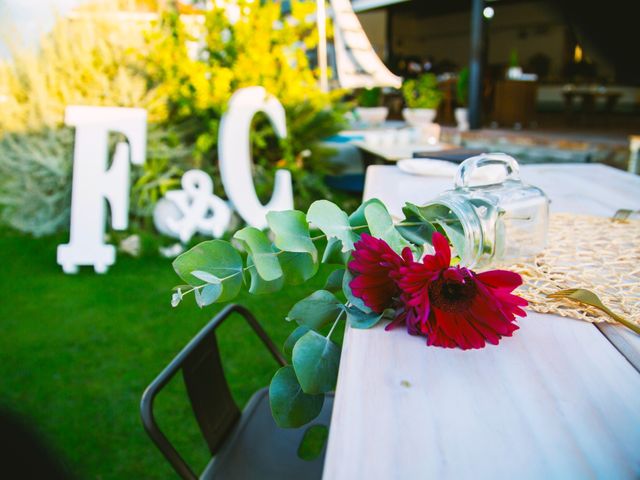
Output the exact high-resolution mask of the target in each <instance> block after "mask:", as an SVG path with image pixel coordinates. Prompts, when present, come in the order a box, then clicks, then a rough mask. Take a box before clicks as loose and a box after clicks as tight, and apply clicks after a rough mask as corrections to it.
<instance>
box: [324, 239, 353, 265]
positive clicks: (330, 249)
mask: <svg viewBox="0 0 640 480" xmlns="http://www.w3.org/2000/svg"><path fill="white" fill-rule="evenodd" d="M350 256H351V252H345V253H343V252H342V242H341V241H340V240H338V239H337V238H330V239H329V240H328V241H327V246H326V247H325V249H324V253H323V254H322V263H333V264H337V265H344V264H346V263H347V261H348V260H349V257H350Z"/></svg>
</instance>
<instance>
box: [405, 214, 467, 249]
mask: <svg viewBox="0 0 640 480" xmlns="http://www.w3.org/2000/svg"><path fill="white" fill-rule="evenodd" d="M408 205H410V204H408ZM412 207H413V208H412V210H413V211H414V212H416V213H417V214H419V216H420V217H421V218H423V219H424V220H426V221H429V222H431V224H432V225H433V226H434V228H436V229H438V230H440V232H441V233H443V234H444V235H446V237H447V239H448V240H449V243H451V244H452V245H453V247H454V248H455V250H456V254H457V255H462V252H464V247H465V238H464V232H463V230H462V225H461V224H460V220H459V219H458V217H457V216H456V214H455V213H453V212H452V211H451V210H450V209H449V207H447V206H446V205H441V204H433V205H427V206H424V207H416V206H415V205H412ZM429 243H431V241H429Z"/></svg>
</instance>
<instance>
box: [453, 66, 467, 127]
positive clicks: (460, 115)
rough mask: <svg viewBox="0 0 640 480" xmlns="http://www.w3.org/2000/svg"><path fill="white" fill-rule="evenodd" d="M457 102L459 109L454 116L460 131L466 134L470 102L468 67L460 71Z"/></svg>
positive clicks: (457, 83)
mask: <svg viewBox="0 0 640 480" xmlns="http://www.w3.org/2000/svg"><path fill="white" fill-rule="evenodd" d="M456 100H457V104H458V106H457V108H456V109H455V112H454V115H455V117H456V123H457V124H458V130H460V131H461V132H466V131H467V130H469V110H468V109H467V105H468V101H469V69H468V68H467V67H465V68H463V69H462V70H460V73H459V74H458V80H457V82H456Z"/></svg>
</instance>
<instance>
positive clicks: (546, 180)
mask: <svg viewBox="0 0 640 480" xmlns="http://www.w3.org/2000/svg"><path fill="white" fill-rule="evenodd" d="M522 177H523V180H524V181H526V182H528V183H532V184H535V185H537V186H539V187H541V188H542V189H543V190H545V192H546V193H547V195H548V196H549V197H550V198H551V200H552V204H551V210H552V211H556V212H575V213H591V214H596V215H608V216H610V215H612V214H613V213H614V212H615V211H616V210H617V209H618V208H632V209H637V208H639V207H640V177H637V176H633V175H630V174H627V173H624V172H621V171H618V170H614V169H612V168H609V167H606V166H603V165H570V166H569V165H535V166H524V167H522ZM451 184H452V181H451V180H448V179H439V178H429V177H418V176H410V175H408V174H405V173H402V172H401V171H400V170H399V169H397V168H396V167H394V166H372V167H370V168H369V170H368V172H367V179H366V186H365V198H373V197H377V198H379V199H381V200H382V201H383V202H384V203H385V204H386V205H387V207H388V208H389V209H390V210H391V212H392V213H395V214H397V215H399V214H400V213H401V207H402V205H403V203H404V202H405V201H411V202H414V203H418V204H420V203H424V202H426V201H428V200H430V199H432V198H433V197H435V196H436V195H437V194H438V193H439V192H440V191H442V190H445V189H448V188H450V187H451ZM518 324H519V325H520V330H518V331H516V332H515V334H514V336H513V337H512V338H505V339H503V340H502V341H501V342H500V345H499V346H488V347H486V348H484V349H482V350H472V351H461V350H450V349H442V348H434V347H426V346H425V341H424V339H423V338H420V337H411V336H409V335H407V334H406V332H405V331H403V330H402V329H400V328H398V329H395V330H393V331H391V332H385V331H384V329H383V327H382V326H377V327H375V328H373V329H370V330H356V329H349V328H348V329H347V331H346V334H345V340H344V347H343V353H342V359H341V362H340V374H339V378H338V387H337V396H336V398H335V403H334V410H333V418H332V421H331V428H330V434H329V445H328V450H327V456H326V461H325V470H324V478H325V480H340V479H348V480H357V479H367V480H375V479H385V480H388V479H402V480H405V479H406V480H411V479H431V478H433V479H466V478H473V479H492V480H493V479H516V478H517V479H529V478H531V479H555V478H557V479H578V478H579V479H582V478H612V479H613V478H615V479H624V478H629V479H637V478H640V373H639V371H640V361H639V360H638V359H639V358H640V337H639V336H638V335H636V334H634V333H633V332H627V331H624V330H623V329H622V328H619V327H616V326H608V327H607V328H604V329H602V330H600V329H598V328H596V326H594V325H592V324H589V323H586V322H582V321H578V320H572V319H568V318H563V317H559V316H555V315H543V314H537V313H535V312H529V315H528V316H527V317H526V318H524V319H520V320H519V322H518ZM614 342H615V344H616V345H617V347H616V345H614ZM621 352H622V353H621ZM632 362H635V367H634V364H633V363H632Z"/></svg>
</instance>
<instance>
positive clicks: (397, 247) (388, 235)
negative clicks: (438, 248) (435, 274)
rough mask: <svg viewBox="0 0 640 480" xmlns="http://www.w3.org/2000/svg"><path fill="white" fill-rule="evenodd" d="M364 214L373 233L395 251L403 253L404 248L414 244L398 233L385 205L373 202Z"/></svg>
mask: <svg viewBox="0 0 640 480" xmlns="http://www.w3.org/2000/svg"><path fill="white" fill-rule="evenodd" d="M364 215H365V217H366V219H367V225H369V230H370V231H371V235H372V236H374V237H376V238H381V239H382V240H384V241H385V242H387V244H388V245H389V246H390V247H391V248H392V249H393V250H394V251H395V252H397V253H401V252H402V249H403V248H405V247H411V246H412V245H411V244H410V243H409V242H407V241H406V240H405V239H404V238H403V237H402V235H400V234H399V233H398V231H397V230H396V227H395V225H394V224H393V219H392V218H391V215H389V212H388V211H387V208H386V207H385V206H384V205H382V204H378V203H372V204H371V205H368V206H367V207H366V208H365V210H364Z"/></svg>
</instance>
